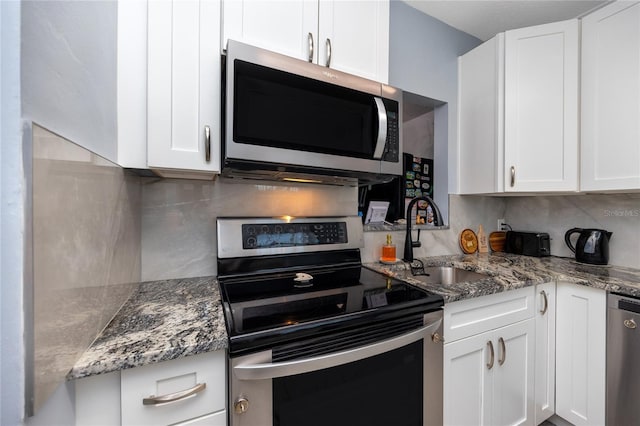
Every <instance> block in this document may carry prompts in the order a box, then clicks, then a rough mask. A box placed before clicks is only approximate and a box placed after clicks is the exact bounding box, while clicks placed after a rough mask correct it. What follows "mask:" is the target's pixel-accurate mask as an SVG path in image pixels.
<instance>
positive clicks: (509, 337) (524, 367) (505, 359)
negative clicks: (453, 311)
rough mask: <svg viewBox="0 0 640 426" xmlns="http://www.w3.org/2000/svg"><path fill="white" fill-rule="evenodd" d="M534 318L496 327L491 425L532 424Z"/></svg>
mask: <svg viewBox="0 0 640 426" xmlns="http://www.w3.org/2000/svg"><path fill="white" fill-rule="evenodd" d="M534 336H535V322H534V320H533V319H529V320H527V321H522V322H518V323H516V324H512V325H510V326H507V327H504V328H501V329H499V330H496V332H495V337H494V342H495V343H494V344H495V345H496V349H495V351H496V363H495V369H496V370H495V373H494V374H495V375H496V378H495V382H494V390H493V392H494V398H495V402H494V405H493V417H494V420H493V422H491V423H490V424H492V425H496V426H499V425H504V426H507V425H533V420H534V416H533V412H534V405H535V404H534V375H533V369H534V354H535V351H534Z"/></svg>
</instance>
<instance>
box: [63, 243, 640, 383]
mask: <svg viewBox="0 0 640 426" xmlns="http://www.w3.org/2000/svg"><path fill="white" fill-rule="evenodd" d="M420 260H422V261H423V262H424V265H425V266H455V267H457V268H462V269H466V270H470V271H475V272H480V273H484V274H486V275H487V278H485V279H482V280H480V281H473V282H465V283H457V284H453V285H446V286H443V285H434V284H425V283H423V282H422V281H419V280H418V279H416V278H414V277H413V276H412V275H411V272H410V270H409V266H408V264H407V263H405V262H399V263H396V264H394V265H383V264H380V263H369V264H365V265H364V266H366V267H368V268H370V269H373V270H375V271H378V272H382V273H384V274H387V275H390V276H394V277H397V278H399V279H402V280H404V281H406V282H409V283H412V284H416V285H418V286H419V287H422V288H424V289H426V290H429V291H432V292H434V293H436V294H440V295H442V296H443V297H444V300H445V303H451V302H455V301H457V300H463V299H469V298H473V297H478V296H484V295H488V294H493V293H500V292H503V291H507V290H512V289H516V288H521V287H527V286H531V285H535V284H539V283H544V282H548V281H552V280H562V281H568V282H571V283H575V284H581V285H586V286H590V287H595V288H600V289H603V290H607V291H613V292H618V293H622V294H626V295H630V296H636V297H640V269H631V268H622V267H613V266H595V265H585V264H581V263H578V262H576V261H575V260H571V259H566V258H559V257H545V258H536V257H526V256H518V255H511V254H504V253H497V254H492V255H451V256H438V257H428V258H421V259H420ZM227 345H228V339H227V332H226V329H225V321H224V314H223V310H222V304H221V300H220V293H219V289H218V283H217V281H216V279H215V278H214V277H203V278H188V279H182V280H166V281H153V282H146V283H141V284H140V285H139V286H138V288H137V289H136V290H135V292H134V294H133V295H132V296H131V297H130V298H129V300H128V301H127V302H126V303H125V304H124V305H123V306H122V308H121V309H120V311H118V313H117V314H116V316H115V317H114V318H113V320H112V321H111V322H110V323H109V325H108V326H107V327H106V328H105V329H104V330H103V332H102V333H101V334H100V335H99V336H98V338H97V339H96V340H95V341H94V342H93V344H92V345H91V347H90V348H89V349H87V351H86V352H85V353H84V355H83V356H82V357H81V358H80V360H78V362H76V364H75V366H74V367H73V369H72V370H71V371H70V372H69V374H68V375H67V379H69V380H72V379H79V378H82V377H87V376H93V375H96V374H102V373H108V372H111V371H119V370H124V369H126V368H131V367H139V366H142V365H146V364H151V363H154V362H158V361H167V360H171V359H176V358H180V357H184V356H189V355H195V354H198V353H203V352H209V351H214V350H218V349H226V348H227Z"/></svg>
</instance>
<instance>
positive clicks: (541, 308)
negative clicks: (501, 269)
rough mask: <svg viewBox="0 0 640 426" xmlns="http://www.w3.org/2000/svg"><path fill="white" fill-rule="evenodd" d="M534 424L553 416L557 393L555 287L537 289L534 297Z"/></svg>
mask: <svg viewBox="0 0 640 426" xmlns="http://www.w3.org/2000/svg"><path fill="white" fill-rule="evenodd" d="M535 303H536V309H535V317H534V318H535V322H536V343H535V345H536V350H535V353H536V356H535V374H534V376H535V395H536V397H535V401H536V410H535V421H536V424H540V423H542V422H543V421H544V420H546V419H548V418H549V417H551V416H552V415H553V414H555V400H556V397H555V389H556V382H555V380H556V357H555V354H556V284H555V282H550V283H545V284H540V285H537V286H536V296H535Z"/></svg>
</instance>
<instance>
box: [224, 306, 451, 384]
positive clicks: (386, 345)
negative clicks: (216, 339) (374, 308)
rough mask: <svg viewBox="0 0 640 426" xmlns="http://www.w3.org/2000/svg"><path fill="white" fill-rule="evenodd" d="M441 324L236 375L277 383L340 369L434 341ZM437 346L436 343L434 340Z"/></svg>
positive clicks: (244, 368)
mask: <svg viewBox="0 0 640 426" xmlns="http://www.w3.org/2000/svg"><path fill="white" fill-rule="evenodd" d="M441 323H442V319H438V320H436V321H434V322H432V323H430V324H428V325H425V326H424V327H421V328H419V329H417V330H414V331H412V332H409V333H407V334H403V335H401V336H397V337H393V338H391V339H387V340H383V341H382V342H377V343H372V344H370V345H366V346H361V347H358V348H355V349H349V350H346V351H343V352H337V353H332V354H326V355H320V356H317V357H314V358H305V359H300V360H294V361H287V362H274V363H264V364H246V365H242V364H241V365H237V366H235V367H233V372H234V374H235V375H236V377H237V378H238V379H240V380H265V379H274V378H276V377H286V376H294V375H296V374H304V373H309V372H311V371H317V370H322V369H324V368H330V367H336V366H338V365H343V364H347V363H349V362H353V361H358V360H361V359H364V358H369V357H371V356H375V355H379V354H382V353H385V352H389V351H392V350H394V349H398V348H401V347H403V346H406V345H408V344H411V343H413V342H417V341H418V340H420V339H429V340H431V337H430V336H431V335H432V334H434V333H435V332H436V331H437V330H438V328H439V327H440V324H441ZM438 341H439V340H438ZM434 342H436V340H435V339H434Z"/></svg>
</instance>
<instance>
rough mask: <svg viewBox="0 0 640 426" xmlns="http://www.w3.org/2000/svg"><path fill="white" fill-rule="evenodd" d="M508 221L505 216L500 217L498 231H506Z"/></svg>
mask: <svg viewBox="0 0 640 426" xmlns="http://www.w3.org/2000/svg"><path fill="white" fill-rule="evenodd" d="M506 223H507V222H506V221H505V220H504V218H500V219H498V231H506V230H507V227H506V226H505V225H506Z"/></svg>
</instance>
